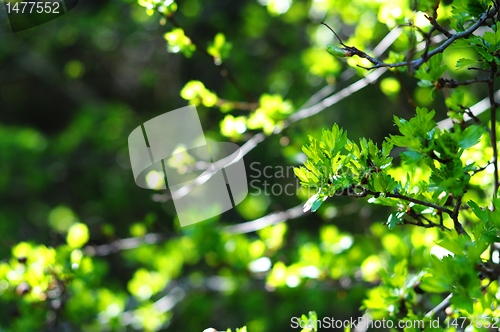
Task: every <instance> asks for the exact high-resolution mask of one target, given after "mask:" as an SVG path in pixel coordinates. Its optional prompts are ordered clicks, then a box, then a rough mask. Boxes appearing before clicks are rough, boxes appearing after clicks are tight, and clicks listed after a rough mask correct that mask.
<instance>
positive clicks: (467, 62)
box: [455, 58, 477, 70]
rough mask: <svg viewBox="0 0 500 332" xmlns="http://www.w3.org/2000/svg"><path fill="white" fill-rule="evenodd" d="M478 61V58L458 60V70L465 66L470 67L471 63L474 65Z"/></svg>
mask: <svg viewBox="0 0 500 332" xmlns="http://www.w3.org/2000/svg"><path fill="white" fill-rule="evenodd" d="M476 62H477V60H473V59H466V58H461V59H459V60H458V61H457V64H456V66H455V68H456V69H457V70H460V69H463V68H465V67H468V66H470V65H473V64H475V63H476Z"/></svg>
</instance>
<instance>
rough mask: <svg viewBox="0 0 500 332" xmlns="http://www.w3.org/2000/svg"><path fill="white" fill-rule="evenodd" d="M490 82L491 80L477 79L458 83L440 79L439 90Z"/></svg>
mask: <svg viewBox="0 0 500 332" xmlns="http://www.w3.org/2000/svg"><path fill="white" fill-rule="evenodd" d="M489 81H490V79H489V78H477V77H476V78H473V79H470V80H465V81H457V80H453V79H446V78H440V79H439V80H438V83H437V86H438V87H439V88H450V89H453V88H456V87H459V86H462V85H469V84H473V83H477V82H484V83H488V82H489Z"/></svg>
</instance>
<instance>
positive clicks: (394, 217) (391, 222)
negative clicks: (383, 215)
mask: <svg viewBox="0 0 500 332" xmlns="http://www.w3.org/2000/svg"><path fill="white" fill-rule="evenodd" d="M403 216H404V213H403V212H395V213H391V214H390V215H389V219H387V222H386V225H387V226H388V227H389V229H393V228H394V227H396V225H397V224H401V223H402V222H403Z"/></svg>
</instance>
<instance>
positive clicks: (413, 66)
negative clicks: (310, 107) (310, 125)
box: [345, 7, 498, 72]
mask: <svg viewBox="0 0 500 332" xmlns="http://www.w3.org/2000/svg"><path fill="white" fill-rule="evenodd" d="M497 12H498V8H497V7H495V8H494V9H493V10H491V8H490V9H488V11H486V12H485V13H483V14H482V15H481V16H480V17H479V19H478V20H477V21H476V22H475V23H474V24H472V25H471V26H470V27H469V28H467V29H466V30H464V31H462V32H459V33H456V34H451V33H450V37H449V38H448V39H446V40H445V41H444V42H443V43H442V44H441V45H439V46H438V47H436V48H435V49H433V50H432V51H429V47H430V43H428V42H427V40H426V46H425V49H424V52H423V54H422V56H421V57H420V58H418V59H415V60H411V61H410V60H407V61H401V62H396V63H385V62H383V61H380V60H379V59H376V58H372V57H370V56H369V55H367V54H366V53H365V52H363V51H360V50H358V49H357V48H356V47H351V46H347V47H346V48H345V49H346V50H347V51H349V52H351V53H352V55H357V56H359V57H362V58H365V59H368V61H370V62H371V63H372V64H373V65H374V66H372V67H363V66H359V65H358V67H361V68H364V69H367V70H372V69H376V68H382V67H388V68H396V67H405V66H408V69H409V70H410V72H414V71H415V70H417V69H418V68H420V66H422V65H423V64H424V63H425V62H427V61H428V60H429V59H430V58H432V57H433V56H435V55H436V54H439V53H442V52H444V50H445V49H447V48H448V47H449V46H450V45H451V44H453V42H455V41H456V40H458V39H462V38H468V37H469V36H470V35H471V34H472V33H473V32H474V31H476V30H477V29H478V28H479V27H480V26H481V25H483V24H484V22H485V21H486V20H487V19H488V18H491V17H493V16H494V15H495V14H496V13H497Z"/></svg>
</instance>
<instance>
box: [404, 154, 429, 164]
mask: <svg viewBox="0 0 500 332" xmlns="http://www.w3.org/2000/svg"><path fill="white" fill-rule="evenodd" d="M400 156H401V160H402V161H403V162H404V163H405V164H407V165H411V164H415V163H418V162H419V161H420V160H422V159H423V158H424V157H425V156H424V155H423V154H421V153H419V152H417V151H404V152H402V153H401V155H400Z"/></svg>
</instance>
